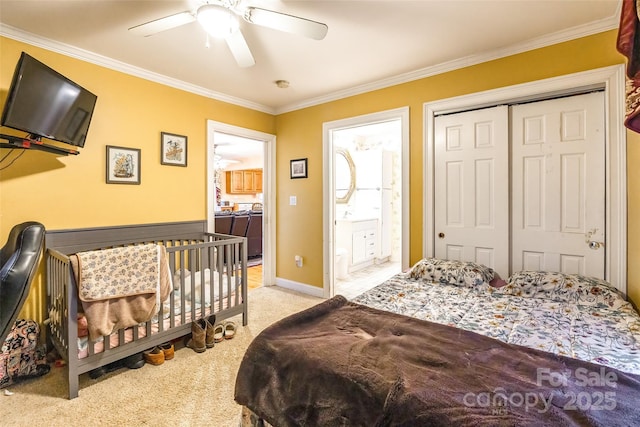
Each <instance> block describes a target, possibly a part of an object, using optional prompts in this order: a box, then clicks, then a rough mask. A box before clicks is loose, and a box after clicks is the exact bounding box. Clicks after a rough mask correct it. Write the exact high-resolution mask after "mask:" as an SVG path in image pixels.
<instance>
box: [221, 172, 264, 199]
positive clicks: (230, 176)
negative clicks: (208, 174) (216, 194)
mask: <svg viewBox="0 0 640 427" xmlns="http://www.w3.org/2000/svg"><path fill="white" fill-rule="evenodd" d="M226 175H227V193H229V194H247V193H262V169H239V170H233V171H227V174H226Z"/></svg>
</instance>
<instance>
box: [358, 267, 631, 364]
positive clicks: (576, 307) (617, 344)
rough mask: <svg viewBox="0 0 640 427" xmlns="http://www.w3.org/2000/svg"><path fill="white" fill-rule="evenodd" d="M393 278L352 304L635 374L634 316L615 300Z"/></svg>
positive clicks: (403, 277)
mask: <svg viewBox="0 0 640 427" xmlns="http://www.w3.org/2000/svg"><path fill="white" fill-rule="evenodd" d="M517 293H521V292H519V291H518V292H514V289H513V287H505V288H498V289H496V288H492V287H489V286H478V287H464V286H455V285H449V284H443V283H436V282H430V281H427V280H423V279H415V278H411V277H410V275H409V274H403V273H401V274H398V275H396V276H394V277H392V278H391V279H389V280H387V281H386V282H384V283H382V284H380V285H378V286H376V287H375V288H373V289H371V290H369V291H367V292H365V293H363V294H361V295H359V296H357V297H356V298H354V299H353V300H352V301H353V302H356V303H359V304H364V305H368V306H371V307H375V308H378V309H382V310H387V311H391V312H394V313H399V314H404V315H407V316H411V317H416V318H418V319H423V320H428V321H431V322H436V323H440V324H446V325H450V326H455V327H457V328H461V329H466V330H469V331H473V332H476V333H479V334H482V335H486V336H489V337H492V338H496V339H499V340H501V341H504V342H507V343H511V344H517V345H522V346H526V347H531V348H535V349H539V350H543V351H548V352H551V353H555V354H560V355H564V356H569V357H573V358H576V359H581V360H585V361H588V362H594V363H598V364H602V365H606V366H610V367H613V368H616V369H620V370H622V371H625V372H629V373H634V374H640V348H639V343H640V316H639V315H638V313H637V312H636V311H635V310H634V309H633V307H632V306H631V305H630V304H629V303H628V302H626V301H624V299H622V298H620V299H619V300H616V301H615V303H613V304H611V303H606V304H604V303H595V304H592V303H588V304H587V303H583V302H582V301H581V300H578V301H568V300H565V299H563V298H558V299H553V298H551V299H550V298H549V295H548V294H547V295H544V298H541V297H540V296H542V295H541V294H539V293H538V294H536V293H533V294H531V293H528V294H526V295H524V294H523V295H515V294H517Z"/></svg>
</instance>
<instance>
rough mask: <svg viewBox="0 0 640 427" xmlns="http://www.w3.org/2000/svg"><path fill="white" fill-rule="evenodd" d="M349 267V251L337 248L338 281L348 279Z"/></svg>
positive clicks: (336, 271)
mask: <svg viewBox="0 0 640 427" xmlns="http://www.w3.org/2000/svg"><path fill="white" fill-rule="evenodd" d="M348 267H349V266H348V265H347V250H346V249H345V248H336V263H335V275H336V279H346V278H347V276H348V275H349V271H348Z"/></svg>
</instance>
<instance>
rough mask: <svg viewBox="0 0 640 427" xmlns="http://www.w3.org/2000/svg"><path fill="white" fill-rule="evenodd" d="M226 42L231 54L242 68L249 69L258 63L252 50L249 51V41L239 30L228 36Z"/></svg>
mask: <svg viewBox="0 0 640 427" xmlns="http://www.w3.org/2000/svg"><path fill="white" fill-rule="evenodd" d="M225 40H226V41H227V45H228V46H229V49H231V53H232V54H233V57H234V58H235V59H236V62H237V63H238V65H239V66H240V67H242V68H247V67H251V66H253V65H254V64H255V63H256V61H255V59H253V55H252V54H251V50H249V45H247V41H246V40H245V38H244V36H243V35H242V31H240V29H239V28H238V29H237V30H235V31H234V32H233V33H231V34H230V35H228V36H227V37H226V38H225Z"/></svg>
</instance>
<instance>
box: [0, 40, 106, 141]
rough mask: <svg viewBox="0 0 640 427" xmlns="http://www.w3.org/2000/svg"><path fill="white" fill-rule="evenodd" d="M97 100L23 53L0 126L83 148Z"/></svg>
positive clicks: (31, 136) (35, 137) (81, 88)
mask: <svg viewBox="0 0 640 427" xmlns="http://www.w3.org/2000/svg"><path fill="white" fill-rule="evenodd" d="M96 100H97V97H96V95H94V94H93V93H91V92H89V91H88V90H86V89H84V88H83V87H82V86H80V85H78V84H77V83H74V82H73V81H71V80H69V79H68V78H66V77H65V76H63V75H62V74H60V73H58V72H57V71H55V70H53V69H52V68H50V67H48V66H46V65H45V64H43V63H42V62H40V61H38V60H36V59H35V58H33V57H31V56H29V55H28V54H26V53H24V52H22V54H21V55H20V60H19V61H18V64H17V65H16V69H15V71H14V73H13V80H12V81H11V86H10V87H9V94H8V96H7V102H6V103H5V105H4V109H3V111H2V119H1V121H0V125H2V126H7V127H10V128H13V129H17V130H20V131H23V132H27V133H29V134H30V136H29V138H31V139H39V138H40V137H44V138H48V139H52V140H55V141H60V142H63V143H66V144H70V145H74V146H77V147H84V143H85V139H86V137H87V131H88V130H89V123H90V122H91V117H92V116H93V109H94V107H95V104H96Z"/></svg>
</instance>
